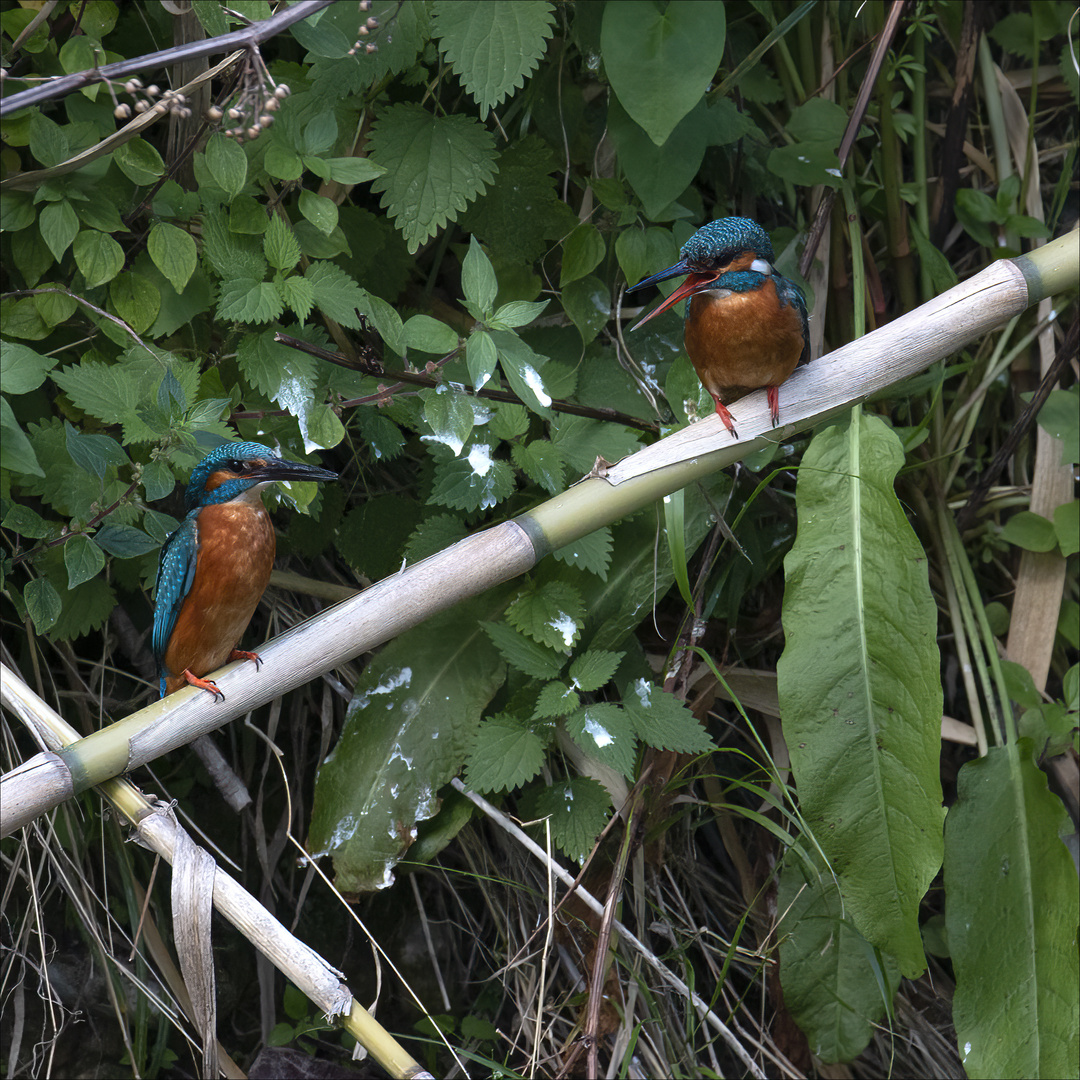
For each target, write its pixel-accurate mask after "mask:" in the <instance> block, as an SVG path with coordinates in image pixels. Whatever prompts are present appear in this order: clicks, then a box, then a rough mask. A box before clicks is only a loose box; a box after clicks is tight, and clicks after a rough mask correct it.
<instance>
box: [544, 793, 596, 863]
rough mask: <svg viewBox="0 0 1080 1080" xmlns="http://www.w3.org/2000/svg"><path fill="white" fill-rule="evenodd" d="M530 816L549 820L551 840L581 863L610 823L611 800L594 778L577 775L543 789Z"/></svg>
mask: <svg viewBox="0 0 1080 1080" xmlns="http://www.w3.org/2000/svg"><path fill="white" fill-rule="evenodd" d="M531 813H532V814H533V815H534V816H536V817H546V818H548V819H549V823H550V828H551V838H552V840H554V841H555V843H556V844H557V845H558V846H559V848H561V849H562V851H563V852H565V853H566V854H567V855H568V856H569V857H570V858H571V859H576V860H577V861H578V862H579V863H580V862H582V861H584V859H585V856H586V855H588V854H589V852H590V851H592V848H593V845H594V844H595V843H596V838H597V837H598V836H599V835H600V832H601V830H602V829H603V828H604V826H605V825H606V824H607V820H608V817H609V816H610V813H611V798H610V796H609V795H608V793H607V792H606V791H605V790H604V788H603V786H602V785H601V784H600V783H598V782H597V781H596V780H594V779H593V778H592V777H591V776H575V777H572V778H571V779H569V780H564V781H561V782H559V783H555V784H552V785H550V786H549V787H545V788H543V789H542V790H541V791H540V792H539V794H538V795H537V796H536V799H535V801H534V802H533V803H532V806H531Z"/></svg>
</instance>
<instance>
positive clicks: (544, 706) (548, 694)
mask: <svg viewBox="0 0 1080 1080" xmlns="http://www.w3.org/2000/svg"><path fill="white" fill-rule="evenodd" d="M580 707H581V698H580V697H578V695H577V694H576V693H575V692H574V691H573V690H571V689H570V687H569V686H567V685H566V683H564V682H549V683H548V684H547V686H545V687H544V689H543V690H541V691H540V696H539V697H538V698H537V699H536V708H535V709H534V710H533V715H532V718H533V719H534V720H545V719H549V718H553V717H556V716H568V715H569V714H570V713H572V712H577V710H578V709H579V708H580Z"/></svg>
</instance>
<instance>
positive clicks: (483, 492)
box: [428, 443, 514, 513]
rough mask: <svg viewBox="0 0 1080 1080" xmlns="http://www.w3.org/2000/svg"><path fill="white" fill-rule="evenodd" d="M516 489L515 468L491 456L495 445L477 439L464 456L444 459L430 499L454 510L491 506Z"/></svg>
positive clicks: (478, 508)
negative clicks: (448, 459)
mask: <svg viewBox="0 0 1080 1080" xmlns="http://www.w3.org/2000/svg"><path fill="white" fill-rule="evenodd" d="M513 490H514V471H513V469H511V468H510V466H509V465H507V464H506V462H505V461H496V460H495V459H494V458H493V457H492V456H491V447H490V446H488V445H487V444H486V443H477V444H474V445H473V446H472V447H470V449H469V452H468V453H467V454H464V455H463V456H462V457H457V458H452V459H451V460H450V461H440V462H439V463H438V464H437V465H436V466H435V483H434V485H433V487H432V490H431V498H430V499H428V502H431V503H437V504H440V505H442V506H449V507H451V508H453V509H454V510H466V511H468V512H470V513H471V512H472V511H473V510H488V509H490V508H491V507H493V506H495V504H496V503H499V502H501V501H502V500H503V499H505V498H506V497H507V496H508V495H510V493H511V492H512V491H513Z"/></svg>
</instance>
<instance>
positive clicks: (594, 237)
mask: <svg viewBox="0 0 1080 1080" xmlns="http://www.w3.org/2000/svg"><path fill="white" fill-rule="evenodd" d="M604 251H605V247H604V238H603V237H602V236H601V235H600V230H599V229H597V228H596V226H595V225H589V224H587V223H585V224H581V225H579V226H578V227H577V228H576V229H575V230H574V231H573V232H572V233H571V234H570V235H569V236H568V237H567V238H566V243H565V244H564V245H563V258H562V269H561V271H560V272H559V287H560V288H565V287H566V286H567V285H569V284H570V282H571V281H577V280H578V278H583V277H584V276H585V275H586V274H591V273H592V272H593V270H595V269H596V267H597V266H599V265H600V263H601V261H602V260H603V258H604Z"/></svg>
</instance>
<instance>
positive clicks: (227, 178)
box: [206, 131, 247, 200]
mask: <svg viewBox="0 0 1080 1080" xmlns="http://www.w3.org/2000/svg"><path fill="white" fill-rule="evenodd" d="M206 167H207V169H208V170H209V171H210V175H211V176H212V177H213V178H214V182H215V183H216V184H217V185H218V187H220V188H221V190H222V191H224V192H225V194H226V195H228V196H229V199H230V200H232V199H235V198H236V196H237V195H239V194H240V192H241V191H243V190H244V184H245V183H247V154H245V153H244V150H243V147H241V146H240V144H239V143H237V142H236V140H235V139H230V138H227V137H226V136H225V135H223V134H222V133H221V132H220V131H215V132H214V134H213V135H211V136H210V141H209V142H208V143H207V144H206Z"/></svg>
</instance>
